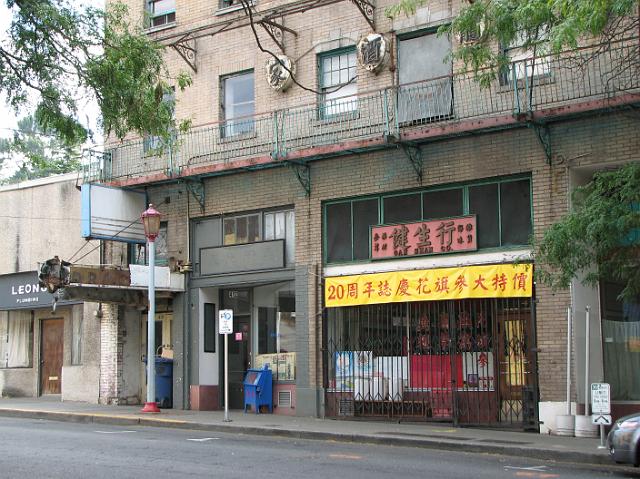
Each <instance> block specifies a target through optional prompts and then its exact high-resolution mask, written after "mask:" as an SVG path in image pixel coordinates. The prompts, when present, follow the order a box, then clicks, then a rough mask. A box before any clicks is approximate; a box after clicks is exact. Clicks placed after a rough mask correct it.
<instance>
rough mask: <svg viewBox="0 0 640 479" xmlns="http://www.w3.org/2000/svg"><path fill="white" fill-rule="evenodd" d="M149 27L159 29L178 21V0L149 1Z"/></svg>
mask: <svg viewBox="0 0 640 479" xmlns="http://www.w3.org/2000/svg"><path fill="white" fill-rule="evenodd" d="M147 13H148V14H149V26H150V27H159V26H162V25H168V24H170V23H174V22H175V21H176V0H148V1H147Z"/></svg>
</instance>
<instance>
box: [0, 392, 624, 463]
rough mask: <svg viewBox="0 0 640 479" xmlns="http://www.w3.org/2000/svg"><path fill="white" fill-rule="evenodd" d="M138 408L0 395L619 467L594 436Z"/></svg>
mask: <svg viewBox="0 0 640 479" xmlns="http://www.w3.org/2000/svg"><path fill="white" fill-rule="evenodd" d="M140 408H141V407H140V406H100V405H95V404H87V403H78V402H61V401H60V400H59V398H58V397H55V398H38V399H34V398H19V399H0V416H9V417H26V418H36V419H49V420H55V421H71V422H93V423H99V424H113V425H141V426H155V427H172V428H182V429H196V430H201V431H219V432H238V433H243V434H256V435H276V436H282V437H295V438H300V439H316V440H318V439H320V440H334V441H349V442H358V443H368V444H383V445H395V446H409V447H424V448H431V449H441V450H452V451H464V452H476V453H489V454H502V455H506V456H517V457H528V458H535V459H544V460H550V461H560V462H573V463H581V464H606V465H610V466H611V467H616V468H618V467H620V466H616V465H615V464H614V463H613V461H611V460H610V459H609V456H608V453H607V451H606V450H605V449H598V445H599V443H600V441H599V439H583V438H572V437H559V436H546V435H541V434H536V433H530V432H528V433H526V432H517V431H504V430H493V429H479V428H456V427H452V426H451V425H450V424H434V423H401V424H398V423H395V422H382V421H363V420H358V421H353V420H351V421H343V420H333V419H316V418H307V417H289V416H280V415H275V414H254V413H247V414H244V413H243V412H242V411H230V413H229V418H230V419H231V422H224V420H223V419H224V412H223V411H211V412H202V411H182V410H173V409H163V410H161V411H162V412H161V413H160V414H154V415H149V414H142V413H141V412H140Z"/></svg>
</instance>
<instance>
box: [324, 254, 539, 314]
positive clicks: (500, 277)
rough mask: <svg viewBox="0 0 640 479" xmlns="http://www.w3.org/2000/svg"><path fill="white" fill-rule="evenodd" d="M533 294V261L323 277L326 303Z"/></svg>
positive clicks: (402, 301) (370, 302)
mask: <svg viewBox="0 0 640 479" xmlns="http://www.w3.org/2000/svg"><path fill="white" fill-rule="evenodd" d="M532 295H533V265H531V264H519V265H514V264H493V265H484V266H466V267H459V268H439V269H425V270H413V271H392V272H388V273H376V274H362V275H354V276H336V277H332V278H325V289H324V300H325V306H327V307H328V308H334V307H338V306H358V305H363V304H381V303H404V302H409V301H439V300H446V299H466V298H526V297H530V296H532Z"/></svg>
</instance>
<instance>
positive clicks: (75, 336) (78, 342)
mask: <svg viewBox="0 0 640 479" xmlns="http://www.w3.org/2000/svg"><path fill="white" fill-rule="evenodd" d="M83 319H84V318H83V316H82V307H75V308H73V313H72V315H71V364H72V365H74V366H75V365H79V364H82V329H83Z"/></svg>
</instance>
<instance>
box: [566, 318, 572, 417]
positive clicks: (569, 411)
mask: <svg viewBox="0 0 640 479" xmlns="http://www.w3.org/2000/svg"><path fill="white" fill-rule="evenodd" d="M572 328H573V315H572V314H571V306H569V307H568V308H567V416H570V415H571V349H572V348H571V332H572V330H573V329H572Z"/></svg>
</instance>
